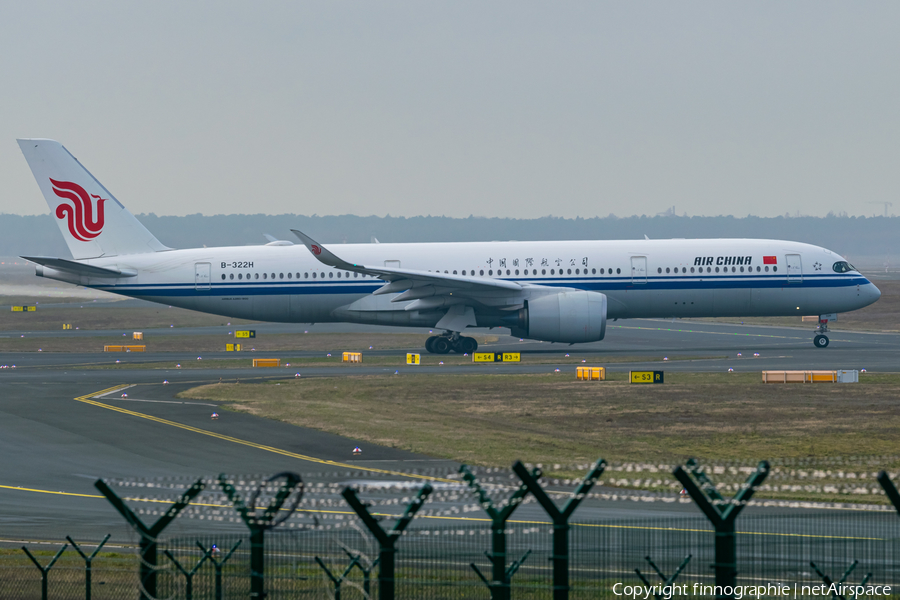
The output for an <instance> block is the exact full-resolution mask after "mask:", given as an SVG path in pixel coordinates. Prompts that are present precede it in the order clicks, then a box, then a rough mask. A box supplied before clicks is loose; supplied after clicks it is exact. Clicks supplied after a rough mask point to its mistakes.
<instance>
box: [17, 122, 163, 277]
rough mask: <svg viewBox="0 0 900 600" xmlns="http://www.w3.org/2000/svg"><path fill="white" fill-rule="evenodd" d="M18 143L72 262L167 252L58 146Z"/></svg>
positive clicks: (28, 141)
mask: <svg viewBox="0 0 900 600" xmlns="http://www.w3.org/2000/svg"><path fill="white" fill-rule="evenodd" d="M17 141H18V142H19V148H21V149H22V154H24V155H25V160H27V161H28V166H29V167H31V172H32V173H34V178H35V179H36V180H37V184H38V187H40V188H41V192H42V193H43V194H44V198H45V199H46V200H47V204H49V205H50V215H51V216H52V217H53V218H55V219H56V224H57V225H59V230H60V231H61V232H62V235H63V238H65V240H66V244H67V245H68V246H69V250H70V251H71V252H72V257H73V258H75V259H82V258H97V257H101V256H121V255H124V254H141V253H145V252H161V251H163V250H169V248H167V247H166V246H163V245H162V244H161V243H160V241H159V240H158V239H156V237H154V235H153V234H152V233H150V232H149V231H148V230H147V228H146V227H144V226H143V225H142V224H141V223H140V221H138V220H137V219H136V218H135V217H134V215H132V214H131V213H130V212H128V209H126V208H125V207H124V206H122V203H121V202H119V201H118V200H116V198H115V196H113V195H112V194H110V193H109V190H107V189H106V188H105V187H103V184H102V183H100V182H99V181H97V179H96V178H95V177H94V176H93V175H91V174H90V172H89V171H88V170H87V169H85V168H84V167H83V166H82V164H81V163H80V162H78V159H76V158H75V157H74V156H72V154H71V153H70V152H69V151H68V150H66V149H65V147H64V146H63V145H62V144H60V143H59V142H56V141H54V140H45V139H21V140H17Z"/></svg>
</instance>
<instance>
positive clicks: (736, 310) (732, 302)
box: [712, 288, 752, 317]
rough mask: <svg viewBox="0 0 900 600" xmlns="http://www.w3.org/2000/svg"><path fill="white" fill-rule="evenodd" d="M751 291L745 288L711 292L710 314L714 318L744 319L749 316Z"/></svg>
mask: <svg viewBox="0 0 900 600" xmlns="http://www.w3.org/2000/svg"><path fill="white" fill-rule="evenodd" d="M751 297H752V294H751V290H749V289H747V288H731V289H728V288H726V289H716V290H713V291H712V305H713V306H712V313H713V316H715V317H746V316H747V315H749V314H750V312H751V308H750V304H751Z"/></svg>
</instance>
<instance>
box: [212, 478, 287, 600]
mask: <svg viewBox="0 0 900 600" xmlns="http://www.w3.org/2000/svg"><path fill="white" fill-rule="evenodd" d="M280 480H284V483H282V484H281V485H279V486H278V492H277V493H276V494H275V496H274V497H273V498H272V500H270V501H269V505H268V506H267V507H266V509H265V510H264V511H262V512H259V509H257V507H256V506H257V504H256V500H257V498H259V495H260V494H261V493H262V491H263V488H264V487H265V486H266V485H267V484H272V483H275V482H277V481H280ZM219 486H220V487H221V488H222V491H223V492H225V495H226V496H227V497H228V500H229V501H230V502H231V503H232V504H233V505H234V509H235V510H236V511H237V513H238V515H240V517H241V520H243V521H244V524H245V525H247V528H248V529H249V530H250V598H252V599H253V600H263V599H264V598H265V597H266V592H265V587H266V585H265V584H266V579H265V551H266V531H267V530H269V529H273V528H275V527H277V526H278V525H280V524H282V523H284V522H285V521H286V520H287V519H288V518H290V516H291V515H292V514H293V513H294V510H296V509H297V506H299V505H300V501H301V500H303V489H304V488H303V479H301V477H300V475H298V474H297V473H292V472H290V471H283V472H281V473H276V474H275V475H272V476H271V477H269V478H268V480H266V481H265V482H262V483H260V484H259V485H258V486H257V488H256V490H255V491H254V492H253V493H252V494H251V495H250V497H249V499H248V500H247V501H246V502H245V501H244V500H243V498H241V497H240V496H239V495H238V492H237V489H236V488H235V487H234V484H233V483H232V482H231V481H229V479H228V477H227V476H226V475H225V474H224V473H222V474H221V475H219ZM291 496H293V500H292V502H291V504H290V505H289V508H288V509H287V510H284V511H282V506H284V504H285V502H287V500H288V499H289V498H290V497H291Z"/></svg>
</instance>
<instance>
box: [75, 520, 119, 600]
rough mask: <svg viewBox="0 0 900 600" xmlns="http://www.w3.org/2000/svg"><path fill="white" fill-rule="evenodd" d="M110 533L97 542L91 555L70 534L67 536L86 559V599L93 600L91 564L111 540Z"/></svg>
mask: <svg viewBox="0 0 900 600" xmlns="http://www.w3.org/2000/svg"><path fill="white" fill-rule="evenodd" d="M110 535H111V534H109V533H107V534H106V537H105V538H103V541H101V542H100V543H99V544H97V548H96V549H95V550H94V551H93V552H91V554H90V555H88V554H85V553H84V552H83V551H82V550H81V548H80V547H79V546H78V544H76V543H75V540H73V539H72V538H71V537H70V536H68V535H67V536H66V539H67V540H69V543H70V544H72V547H73V548H75V551H76V552H78V554H80V555H81V558H83V559H84V600H91V565H92V563H93V562H94V558H95V557H96V556H97V553H98V552H100V549H101V548H102V547H103V545H104V544H105V543H106V542H107V541H109V538H110Z"/></svg>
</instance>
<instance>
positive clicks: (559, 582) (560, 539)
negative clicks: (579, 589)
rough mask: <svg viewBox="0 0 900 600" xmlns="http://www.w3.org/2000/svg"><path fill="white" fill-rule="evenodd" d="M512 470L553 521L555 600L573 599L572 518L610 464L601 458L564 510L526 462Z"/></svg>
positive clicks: (517, 463)
mask: <svg viewBox="0 0 900 600" xmlns="http://www.w3.org/2000/svg"><path fill="white" fill-rule="evenodd" d="M512 469H513V472H514V473H515V474H516V475H518V476H519V479H521V480H522V482H523V483H524V484H525V485H526V486H527V487H528V491H530V492H531V493H532V495H533V496H534V497H535V499H537V501H538V502H539V503H540V505H541V506H542V507H543V508H544V511H546V513H547V515H548V516H549V517H550V518H551V519H552V520H553V555H552V556H551V557H550V560H552V561H553V600H567V599H568V597H569V528H570V527H569V517H571V516H572V513H574V512H575V509H576V508H578V505H579V504H581V501H582V500H584V499H585V497H586V496H587V495H588V493H589V492H590V491H591V488H592V487H594V484H596V483H597V479H599V478H600V475H602V474H603V471H604V469H606V461H605V460H603V459H602V458H601V459H600V460H598V461H597V462H595V463H594V464H593V465H591V470H590V471H588V474H587V475H586V476H585V478H584V479H583V480H582V482H581V485H579V486H578V489H577V490H575V493H574V494H573V495H572V497H571V498H569V501H568V502H566V505H565V507H563V509H562V510H559V508H557V506H556V504H555V503H554V502H553V500H551V499H550V496H548V495H547V493H546V492H545V491H544V488H542V487H541V484H540V483H539V482H538V480H537V479H536V478H535V477H533V476H532V475H531V473H529V472H528V469H527V468H526V467H525V465H524V464H522V461H519V460H517V461H516V462H515V464H514V465H513V467H512Z"/></svg>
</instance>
